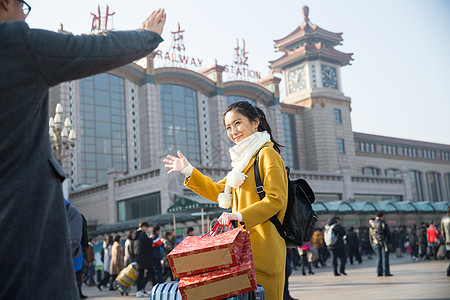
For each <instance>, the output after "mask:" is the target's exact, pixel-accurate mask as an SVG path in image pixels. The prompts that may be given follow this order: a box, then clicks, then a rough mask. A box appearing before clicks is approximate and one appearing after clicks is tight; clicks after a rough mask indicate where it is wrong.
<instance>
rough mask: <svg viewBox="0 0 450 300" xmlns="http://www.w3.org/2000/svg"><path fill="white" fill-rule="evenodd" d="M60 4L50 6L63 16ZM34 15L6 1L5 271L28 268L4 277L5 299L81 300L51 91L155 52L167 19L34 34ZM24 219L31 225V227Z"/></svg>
mask: <svg viewBox="0 0 450 300" xmlns="http://www.w3.org/2000/svg"><path fill="white" fill-rule="evenodd" d="M36 2H37V3H38V1H36ZM56 7H59V6H58V5H57V4H55V5H53V6H48V7H47V9H48V10H49V11H52V12H53V13H57V12H56V11H55V8H56ZM41 9H45V5H44V7H43V8H41ZM30 10H31V7H30V6H29V5H28V4H27V3H26V1H23V0H0V37H1V38H0V57H1V59H0V95H1V97H0V124H1V126H0V207H1V218H0V228H2V229H3V230H2V235H1V240H0V253H1V254H2V270H20V271H17V272H0V282H1V295H2V297H3V298H5V299H21V300H28V299H65V300H74V299H78V298H79V293H78V290H77V287H76V284H75V275H74V272H73V267H72V256H71V248H70V245H69V231H68V223H67V217H66V211H65V207H64V197H63V193H62V181H63V180H64V179H65V174H64V171H63V169H62V168H61V166H60V165H59V163H58V162H57V161H56V160H55V159H54V157H53V155H52V149H51V146H50V139H49V126H48V124H49V121H48V120H49V119H48V117H49V115H50V114H49V105H48V91H49V87H52V86H55V85H57V84H60V83H62V82H66V81H70V80H76V79H80V78H83V77H87V76H92V75H95V74H99V73H104V72H106V71H108V70H112V69H116V68H118V67H121V66H123V65H126V64H129V63H131V62H132V61H134V60H137V59H139V58H142V57H144V56H146V55H148V54H150V53H151V52H152V51H153V50H154V49H155V48H156V47H157V46H158V44H159V43H160V42H161V41H162V38H161V36H160V34H161V33H162V30H163V27H164V24H165V20H166V16H165V12H164V10H158V11H156V12H153V13H152V14H151V15H150V17H149V18H147V19H146V20H145V21H144V22H143V23H142V25H141V29H140V30H133V31H107V32H101V33H100V34H89V35H87V34H86V35H80V36H76V35H72V34H68V33H56V32H53V31H47V30H38V29H30V28H29V27H28V25H27V23H25V19H26V17H27V16H28V13H29V12H30ZM18 212H20V213H18ZM24 220H26V222H27V224H31V226H25V227H24V226H23V223H24ZM4 228H8V230H4ZM36 233H38V234H36ZM18 236H20V237H21V238H20V239H17V237H18ZM50 241H51V242H50Z"/></svg>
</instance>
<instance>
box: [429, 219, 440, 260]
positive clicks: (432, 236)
mask: <svg viewBox="0 0 450 300" xmlns="http://www.w3.org/2000/svg"><path fill="white" fill-rule="evenodd" d="M427 241H428V247H430V252H431V256H433V257H434V259H435V260H437V257H436V253H437V248H438V247H439V246H437V245H439V231H438V230H437V229H436V227H435V226H434V222H433V221H431V222H430V226H429V227H428V228H427ZM436 246H437V247H436Z"/></svg>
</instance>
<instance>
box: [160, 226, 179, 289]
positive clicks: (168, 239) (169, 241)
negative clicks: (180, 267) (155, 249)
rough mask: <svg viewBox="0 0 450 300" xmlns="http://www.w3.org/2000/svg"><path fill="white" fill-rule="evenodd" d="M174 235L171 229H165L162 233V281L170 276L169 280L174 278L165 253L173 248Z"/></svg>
mask: <svg viewBox="0 0 450 300" xmlns="http://www.w3.org/2000/svg"><path fill="white" fill-rule="evenodd" d="M176 238H177V237H176V236H175V235H174V231H173V230H169V231H166V232H165V233H164V238H162V239H161V240H162V242H163V247H162V249H163V261H164V263H163V281H165V279H167V278H168V277H170V280H171V281H174V280H175V278H173V274H172V271H171V269H170V264H169V259H168V258H167V255H168V254H169V253H170V252H171V251H172V250H173V249H174V248H175V246H176Z"/></svg>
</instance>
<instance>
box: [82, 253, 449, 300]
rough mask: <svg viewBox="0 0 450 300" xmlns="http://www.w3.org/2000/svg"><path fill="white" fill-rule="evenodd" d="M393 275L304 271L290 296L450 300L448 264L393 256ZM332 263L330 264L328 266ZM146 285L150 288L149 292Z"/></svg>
mask: <svg viewBox="0 0 450 300" xmlns="http://www.w3.org/2000/svg"><path fill="white" fill-rule="evenodd" d="M390 258H391V272H392V273H393V274H394V277H377V276H376V272H375V263H376V259H375V258H374V259H372V260H367V258H366V257H364V259H365V260H364V262H363V263H362V264H356V265H350V264H348V267H347V270H346V272H347V274H348V275H347V276H339V277H335V276H334V275H333V273H332V271H331V268H330V267H329V266H328V267H325V268H319V269H316V268H313V271H314V272H315V275H307V276H303V275H302V273H301V270H300V269H299V270H294V271H293V274H292V275H291V277H290V278H289V284H290V288H289V289H290V292H291V296H293V297H294V298H297V299H301V300H308V299H313V300H317V299H332V300H339V299H345V300H349V299H364V300H368V299H377V300H379V299H396V300H400V299H401V300H406V299H415V300H418V299H450V277H447V276H446V269H447V266H448V261H421V262H413V261H411V259H410V258H409V257H407V256H404V257H403V258H395V256H394V255H393V254H391V257H390ZM329 263H330V261H328V264H329ZM149 288H150V287H149V285H147V289H149ZM135 289H136V288H135V287H133V289H132V292H131V293H130V295H129V296H128V297H125V296H123V297H122V296H120V294H119V293H118V292H115V291H108V290H107V289H104V291H103V292H100V291H99V290H98V289H97V288H96V287H86V286H85V285H83V292H84V294H86V295H87V296H89V298H88V299H108V300H118V299H122V300H124V299H127V298H134V299H135V295H136V290H135Z"/></svg>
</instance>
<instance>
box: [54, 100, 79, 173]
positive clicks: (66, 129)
mask: <svg viewBox="0 0 450 300" xmlns="http://www.w3.org/2000/svg"><path fill="white" fill-rule="evenodd" d="M55 111H56V113H55V116H54V117H53V118H52V117H50V118H49V120H48V125H49V130H48V133H49V135H50V142H51V144H52V151H53V155H54V156H55V158H56V160H57V161H58V162H59V163H60V164H61V161H62V159H63V158H65V157H67V156H69V155H70V154H71V151H72V149H73V147H74V146H75V140H76V135H75V130H74V129H73V128H72V122H71V121H70V119H69V117H67V118H66V119H65V120H64V124H63V123H62V114H63V109H62V106H61V104H60V103H58V104H56V110H55Z"/></svg>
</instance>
